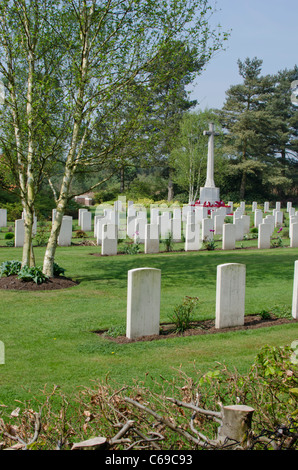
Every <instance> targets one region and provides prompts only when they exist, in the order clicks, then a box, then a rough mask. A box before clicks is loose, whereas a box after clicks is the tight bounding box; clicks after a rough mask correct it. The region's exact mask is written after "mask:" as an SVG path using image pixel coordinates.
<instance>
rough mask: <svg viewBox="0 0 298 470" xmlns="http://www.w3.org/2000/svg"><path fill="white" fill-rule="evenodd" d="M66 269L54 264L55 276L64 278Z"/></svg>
mask: <svg viewBox="0 0 298 470" xmlns="http://www.w3.org/2000/svg"><path fill="white" fill-rule="evenodd" d="M64 273H65V269H64V268H62V267H61V266H59V265H58V264H57V263H54V269H53V275H54V277H58V276H61V275H62V276H63V275H64Z"/></svg>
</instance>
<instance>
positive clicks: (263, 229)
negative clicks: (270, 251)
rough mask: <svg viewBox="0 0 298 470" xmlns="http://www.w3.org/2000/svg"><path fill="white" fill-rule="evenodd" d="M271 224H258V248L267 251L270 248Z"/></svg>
mask: <svg viewBox="0 0 298 470" xmlns="http://www.w3.org/2000/svg"><path fill="white" fill-rule="evenodd" d="M271 234H272V231H271V224H270V223H269V224H268V223H267V224H260V225H259V232H258V248H260V249H267V248H270V237H271Z"/></svg>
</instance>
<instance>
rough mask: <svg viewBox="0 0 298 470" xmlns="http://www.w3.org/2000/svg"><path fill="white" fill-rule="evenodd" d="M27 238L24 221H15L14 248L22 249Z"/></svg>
mask: <svg viewBox="0 0 298 470" xmlns="http://www.w3.org/2000/svg"><path fill="white" fill-rule="evenodd" d="M24 238H25V223H24V219H18V220H16V221H15V228H14V246H15V247H20V246H23V245H24Z"/></svg>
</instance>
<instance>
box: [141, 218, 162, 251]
mask: <svg viewBox="0 0 298 470" xmlns="http://www.w3.org/2000/svg"><path fill="white" fill-rule="evenodd" d="M144 252H145V253H146V254H148V253H159V227H158V225H157V224H146V226H145V246H144Z"/></svg>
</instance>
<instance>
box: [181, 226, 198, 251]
mask: <svg viewBox="0 0 298 470" xmlns="http://www.w3.org/2000/svg"><path fill="white" fill-rule="evenodd" d="M201 245H202V239H201V224H200V223H195V222H192V223H191V222H190V223H187V224H186V234H185V251H197V250H199V249H200V248H201Z"/></svg>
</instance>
